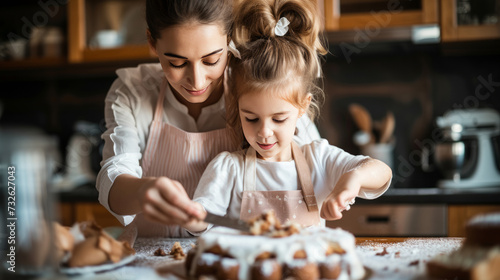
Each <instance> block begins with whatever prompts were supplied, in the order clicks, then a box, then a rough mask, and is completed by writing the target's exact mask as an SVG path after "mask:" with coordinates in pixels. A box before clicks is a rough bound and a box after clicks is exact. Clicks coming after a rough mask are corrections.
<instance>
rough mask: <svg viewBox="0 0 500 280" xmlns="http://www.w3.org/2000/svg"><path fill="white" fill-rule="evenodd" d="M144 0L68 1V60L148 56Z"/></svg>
mask: <svg viewBox="0 0 500 280" xmlns="http://www.w3.org/2000/svg"><path fill="white" fill-rule="evenodd" d="M144 2H145V1H143V0H70V1H69V3H68V60H69V62H70V63H79V62H102V61H116V60H142V59H145V60H147V59H151V58H153V57H154V56H153V54H152V53H151V51H150V50H149V47H148V44H147V40H146V25H145V19H144V7H145V3H144Z"/></svg>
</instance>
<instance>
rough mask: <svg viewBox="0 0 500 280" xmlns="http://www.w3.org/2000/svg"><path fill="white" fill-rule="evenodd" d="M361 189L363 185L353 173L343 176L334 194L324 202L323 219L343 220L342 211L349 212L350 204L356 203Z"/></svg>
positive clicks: (322, 208) (321, 214)
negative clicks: (355, 200)
mask: <svg viewBox="0 0 500 280" xmlns="http://www.w3.org/2000/svg"><path fill="white" fill-rule="evenodd" d="M360 188H361V185H360V184H359V182H358V181H357V180H356V178H355V176H354V175H353V174H352V173H351V172H349V173H345V174H344V175H342V177H340V180H339V181H338V182H337V185H335V188H334V189H333V191H332V193H331V194H330V195H329V196H328V197H327V198H326V200H325V201H324V202H323V205H322V207H321V212H320V216H321V218H323V219H325V220H338V219H340V218H342V211H344V210H349V208H350V204H352V203H354V199H355V198H356V196H357V195H358V193H359V189H360Z"/></svg>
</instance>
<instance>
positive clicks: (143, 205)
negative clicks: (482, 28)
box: [97, 0, 319, 237]
mask: <svg viewBox="0 0 500 280" xmlns="http://www.w3.org/2000/svg"><path fill="white" fill-rule="evenodd" d="M146 21H147V25H148V31H147V35H148V42H149V45H150V47H151V49H152V51H153V52H154V53H155V54H156V55H157V56H158V58H159V61H160V63H159V64H145V65H139V66H138V67H136V68H128V69H120V70H118V71H117V74H118V79H117V80H116V81H115V82H114V83H113V85H112V86H111V89H110V90H109V92H108V95H107V97H106V107H105V118H106V128H107V130H106V131H105V132H104V134H103V138H104V140H105V146H104V150H103V161H102V162H101V166H102V169H101V171H100V172H99V174H98V178H97V189H98V190H99V201H100V202H101V204H102V205H104V206H105V207H106V208H107V209H108V210H109V211H110V212H111V213H112V214H113V215H114V216H115V217H117V219H118V220H120V222H121V223H122V224H124V225H129V224H130V225H129V226H128V227H129V228H136V229H137V230H138V235H139V236H168V237H188V236H192V234H195V233H190V232H187V231H186V230H184V229H182V228H180V227H178V226H167V225H173V224H185V223H186V222H187V221H189V220H191V219H192V218H193V217H194V218H201V217H202V213H200V212H199V210H198V208H197V207H196V204H194V203H193V202H192V201H191V198H192V196H193V193H194V191H195V189H196V186H197V184H198V181H199V179H200V177H201V175H202V173H203V171H204V169H205V167H206V166H207V165H208V163H209V162H210V160H212V159H213V158H214V157H215V156H216V155H217V154H218V153H220V152H222V151H233V150H236V149H237V148H239V146H240V145H239V144H238V143H235V142H234V140H232V139H234V138H233V137H231V133H230V132H229V130H228V129H227V128H226V122H225V108H224V107H225V105H224V104H225V103H224V90H225V88H226V87H225V81H224V77H225V75H224V73H225V71H226V66H227V62H228V59H229V52H228V43H229V41H230V38H229V36H230V34H231V25H232V0H214V1H204V0H148V1H147V2H146ZM295 138H296V139H297V141H298V142H299V143H309V142H311V141H312V140H314V139H318V138H319V133H318V131H317V129H316V127H315V126H314V124H313V123H312V122H311V121H310V119H308V118H307V117H303V118H301V119H300V121H299V124H298V129H297V133H296V137H295ZM166 213H168V215H166ZM132 222H133V223H132ZM131 223H132V224H131Z"/></svg>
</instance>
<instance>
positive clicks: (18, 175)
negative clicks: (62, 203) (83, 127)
mask: <svg viewBox="0 0 500 280" xmlns="http://www.w3.org/2000/svg"><path fill="white" fill-rule="evenodd" d="M0 135H1V137H0V167H1V170H2V173H0V179H1V180H2V181H1V182H0V190H1V193H0V201H1V203H0V205H2V209H1V210H0V218H1V219H2V221H3V222H4V224H5V225H7V226H5V225H4V226H3V227H2V229H0V240H2V243H1V244H0V252H1V253H2V256H3V257H0V259H2V264H3V265H4V266H5V269H1V270H0V278H2V276H3V275H2V273H9V275H11V276H7V278H9V277H11V278H12V277H14V278H17V277H16V276H12V274H16V275H19V277H20V278H22V276H40V275H51V273H54V274H55V273H56V267H57V266H56V258H55V256H56V255H55V244H54V242H53V240H54V238H53V234H54V233H53V230H52V221H53V220H54V218H55V217H54V212H53V207H52V206H53V203H54V201H55V197H53V193H52V192H51V190H50V181H51V176H52V174H53V172H54V170H55V166H56V162H57V160H58V159H59V155H58V150H57V143H58V140H57V138H55V137H53V136H49V135H46V134H44V133H43V131H41V130H40V129H37V128H32V127H9V128H6V127H0ZM13 271H15V272H13ZM49 278H50V277H49ZM2 279H5V278H2ZM26 279H29V277H26Z"/></svg>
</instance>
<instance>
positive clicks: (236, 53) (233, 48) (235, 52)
mask: <svg viewBox="0 0 500 280" xmlns="http://www.w3.org/2000/svg"><path fill="white" fill-rule="evenodd" d="M227 49H228V51H230V52H231V53H232V54H233V55H234V56H235V57H237V58H239V59H241V54H240V51H239V50H238V49H237V48H236V45H235V44H234V42H233V40H231V42H229V45H228V46H227Z"/></svg>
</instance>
